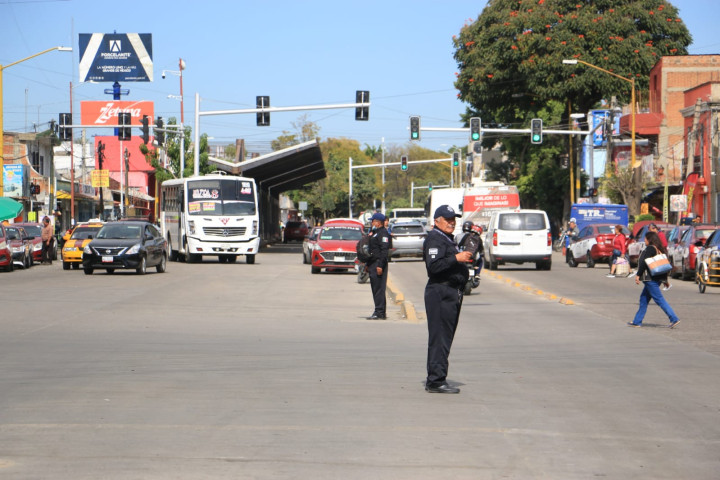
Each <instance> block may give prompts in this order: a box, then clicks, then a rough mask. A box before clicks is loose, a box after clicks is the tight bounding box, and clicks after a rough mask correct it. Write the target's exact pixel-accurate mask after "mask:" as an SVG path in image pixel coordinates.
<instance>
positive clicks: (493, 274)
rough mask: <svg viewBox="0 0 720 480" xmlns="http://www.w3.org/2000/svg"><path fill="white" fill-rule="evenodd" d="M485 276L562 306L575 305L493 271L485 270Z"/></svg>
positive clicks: (563, 298) (570, 301)
mask: <svg viewBox="0 0 720 480" xmlns="http://www.w3.org/2000/svg"><path fill="white" fill-rule="evenodd" d="M483 275H489V276H491V277H493V278H495V279H497V280H500V281H501V282H505V283H507V284H508V285H511V286H513V287H515V288H519V289H521V290H524V291H526V292H529V293H532V294H534V295H538V296H541V297H544V298H546V299H547V300H551V301H556V302H558V303H560V304H562V305H575V302H573V301H572V300H571V299H569V298H566V297H560V296H558V295H555V294H554V293H548V292H544V291H542V290H540V289H539V288H535V287H533V286H531V285H525V284H523V283H520V282H516V281H515V280H513V279H511V278H507V277H503V276H502V275H500V274H499V273H497V272H495V271H493V270H483Z"/></svg>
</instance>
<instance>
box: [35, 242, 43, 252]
mask: <svg viewBox="0 0 720 480" xmlns="http://www.w3.org/2000/svg"><path fill="white" fill-rule="evenodd" d="M33 250H35V251H36V252H37V251H38V250H42V242H41V243H36V244H35V245H33Z"/></svg>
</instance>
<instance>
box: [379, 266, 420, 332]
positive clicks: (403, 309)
mask: <svg viewBox="0 0 720 480" xmlns="http://www.w3.org/2000/svg"><path fill="white" fill-rule="evenodd" d="M387 293H388V296H389V297H390V299H391V300H392V301H393V302H394V303H395V304H397V305H400V314H401V315H402V317H403V319H404V320H405V321H407V322H410V323H422V322H423V321H424V318H420V317H419V316H418V314H417V311H416V310H415V305H414V304H413V303H412V302H411V301H410V300H405V295H404V294H403V293H402V292H401V291H400V290H399V289H398V288H397V286H396V285H395V283H393V281H392V276H389V277H388V280H387Z"/></svg>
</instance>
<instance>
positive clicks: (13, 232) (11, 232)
mask: <svg viewBox="0 0 720 480" xmlns="http://www.w3.org/2000/svg"><path fill="white" fill-rule="evenodd" d="M5 231H6V232H7V238H8V240H17V239H19V238H20V232H19V231H18V229H17V228H12V227H5Z"/></svg>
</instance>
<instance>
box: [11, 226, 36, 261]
mask: <svg viewBox="0 0 720 480" xmlns="http://www.w3.org/2000/svg"><path fill="white" fill-rule="evenodd" d="M13 225H14V226H17V227H22V228H24V229H25V233H27V234H28V236H30V237H33V239H32V242H31V243H32V248H31V250H32V258H33V262H42V223H37V222H21V223H13Z"/></svg>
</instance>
